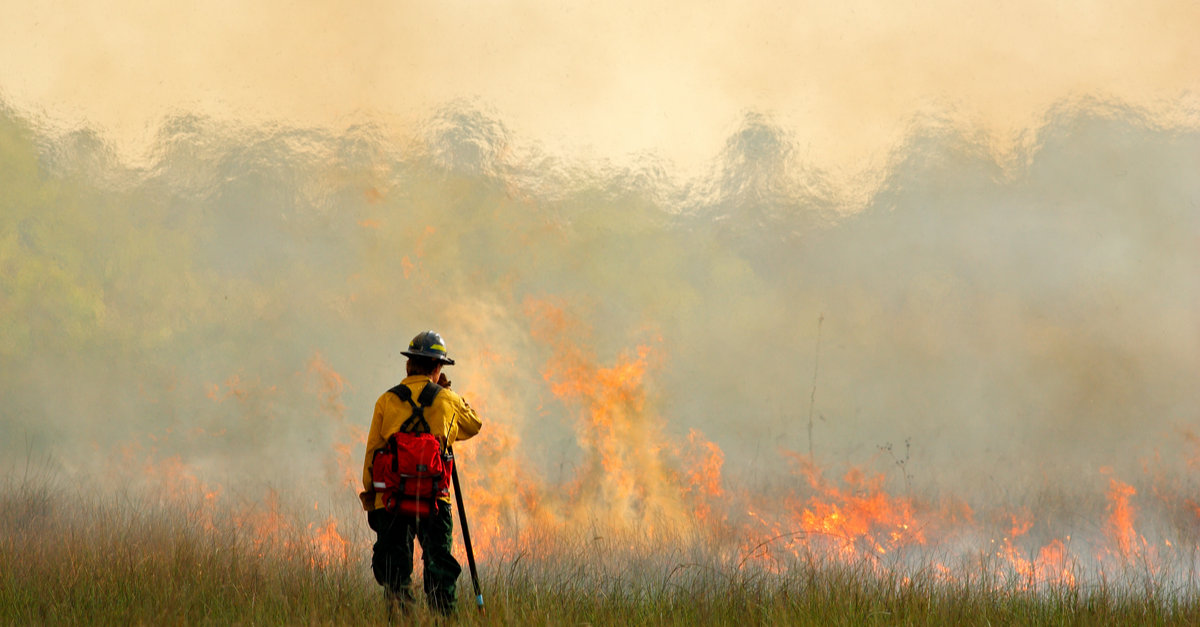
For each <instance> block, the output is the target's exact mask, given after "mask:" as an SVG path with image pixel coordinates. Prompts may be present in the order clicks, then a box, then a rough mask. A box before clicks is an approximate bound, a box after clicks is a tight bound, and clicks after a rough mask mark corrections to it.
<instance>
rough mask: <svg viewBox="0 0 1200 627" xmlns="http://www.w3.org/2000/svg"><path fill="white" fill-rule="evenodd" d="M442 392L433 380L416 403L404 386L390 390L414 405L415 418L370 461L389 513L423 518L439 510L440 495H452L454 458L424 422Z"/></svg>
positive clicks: (413, 414) (413, 415)
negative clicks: (451, 480) (444, 449)
mask: <svg viewBox="0 0 1200 627" xmlns="http://www.w3.org/2000/svg"><path fill="white" fill-rule="evenodd" d="M441 391H442V388H441V386H439V385H437V384H436V383H433V382H432V381H430V382H429V383H426V384H425V388H424V389H422V390H421V394H420V396H418V397H417V400H416V402H413V398H412V390H410V389H409V388H408V386H407V385H404V384H403V383H401V384H400V385H397V386H396V387H394V388H392V389H390V390H388V392H391V393H392V394H395V395H396V396H397V397H399V398H400V400H402V401H405V402H407V403H408V404H409V405H411V406H412V416H411V417H409V419H408V420H405V421H404V424H402V425H400V430H399V431H397V432H396V433H393V434H392V435H391V436H390V437H388V439H387V442H386V443H385V444H384V445H383V446H382V447H381V448H378V449H376V450H375V457H374V459H373V460H372V462H371V481H372V482H373V484H374V486H375V491H376V492H378V493H379V494H382V495H383V506H384V508H385V509H387V511H389V512H393V513H397V514H404V515H407V516H416V517H418V518H424V517H425V516H428V515H429V514H431V513H433V512H436V511H437V508H438V500H437V499H438V497H439V496H449V495H450V473H451V472H452V471H453V469H454V456H453V453H450V452H449V451H448V450H447V451H443V450H442V445H441V443H439V442H438V441H437V438H435V437H434V436H433V435H432V434H430V433H429V423H428V422H426V420H425V409H426V408H427V407H429V406H430V405H432V404H433V399H435V398H437V395H438V393H439V392H441Z"/></svg>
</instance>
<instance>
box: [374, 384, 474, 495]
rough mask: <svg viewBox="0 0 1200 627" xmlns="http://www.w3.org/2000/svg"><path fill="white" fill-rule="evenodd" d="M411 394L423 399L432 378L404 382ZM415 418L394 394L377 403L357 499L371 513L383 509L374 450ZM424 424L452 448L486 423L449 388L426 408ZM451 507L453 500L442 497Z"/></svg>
mask: <svg viewBox="0 0 1200 627" xmlns="http://www.w3.org/2000/svg"><path fill="white" fill-rule="evenodd" d="M401 383H403V384H404V385H407V386H408V388H409V389H410V390H412V397H413V401H414V402H415V401H416V400H417V397H418V396H420V395H421V390H422V389H424V388H425V384H426V383H429V377H427V376H425V375H416V376H412V377H408V378H407V379H405V380H404V381H401ZM410 416H412V406H411V405H409V404H408V403H407V402H405V401H402V400H400V399H399V398H397V397H396V395H395V394H392V393H391V392H384V393H383V395H382V396H380V397H379V400H377V401H375V416H374V417H373V418H371V430H370V432H368V433H367V456H366V460H365V461H364V462H363V488H364V490H363V491H362V492H360V493H359V495H358V498H360V499H362V504H363V509H365V510H367V511H368V512H369V511H372V510H375V509H382V508H383V495H381V494H376V493H375V488H374V484H373V483H372V480H371V462H372V460H374V458H375V449H378V448H381V447H382V446H383V445H384V443H386V442H387V439H388V438H389V437H391V435H392V434H393V433H395V432H397V431H399V430H400V425H402V424H404V421H405V420H408V418H409V417H410ZM425 420H426V421H427V422H428V423H429V432H430V433H432V434H433V435H434V436H435V437H436V438H437V439H438V441H439V442H441V443H442V445H443V446H445V445H446V443H447V442H450V443H451V444H453V443H454V442H457V441H459V440H466V439H468V438H470V437H472V436H474V435H475V434H477V433H479V428H480V427H482V426H483V423H481V422H479V417H478V416H476V415H475V410H474V409H471V406H470V405H468V404H467V402H466V401H465V400H463V398H462V397H461V396H459V395H458V394H455V393H454V392H453V391H451V390H450V389H449V388H444V389H442V391H441V392H439V393H438V395H437V398H435V399H433V405H430V406H429V407H427V408H425ZM441 498H442V500H443V501H445V502H447V503H449V502H450V497H441Z"/></svg>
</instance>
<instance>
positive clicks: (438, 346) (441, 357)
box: [400, 331, 454, 366]
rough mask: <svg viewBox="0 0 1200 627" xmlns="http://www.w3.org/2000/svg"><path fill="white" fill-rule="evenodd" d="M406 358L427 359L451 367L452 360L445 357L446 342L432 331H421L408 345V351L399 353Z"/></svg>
mask: <svg viewBox="0 0 1200 627" xmlns="http://www.w3.org/2000/svg"><path fill="white" fill-rule="evenodd" d="M400 354H401V355H406V356H408V357H427V358H430V359H433V360H435V361H440V362H442V363H444V364H446V365H447V366H453V365H454V360H453V359H450V358H449V357H448V356H446V342H445V340H443V339H442V336H440V335H438V334H437V333H436V332H434V331H422V332H421V333H418V334H417V337H414V338H413V339H412V341H411V342H409V343H408V350H406V351H400Z"/></svg>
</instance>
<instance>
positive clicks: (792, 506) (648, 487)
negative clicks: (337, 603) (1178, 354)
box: [124, 299, 1200, 589]
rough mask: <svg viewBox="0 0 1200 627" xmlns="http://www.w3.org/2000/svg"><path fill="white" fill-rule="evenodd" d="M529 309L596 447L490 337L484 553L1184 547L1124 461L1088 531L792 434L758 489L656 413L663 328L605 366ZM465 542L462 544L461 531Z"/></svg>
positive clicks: (704, 442)
mask: <svg viewBox="0 0 1200 627" xmlns="http://www.w3.org/2000/svg"><path fill="white" fill-rule="evenodd" d="M525 313H526V315H527V316H528V318H529V320H530V322H531V336H532V337H533V339H534V340H536V341H537V342H538V343H539V345H540V346H542V347H544V348H545V349H546V353H547V358H546V361H545V363H544V366H543V367H542V368H541V370H540V375H541V381H542V382H544V384H545V389H547V390H548V391H549V392H550V394H551V395H552V398H553V402H556V403H559V404H560V406H561V407H562V408H563V409H565V411H566V412H567V415H568V416H570V419H571V421H572V422H571V426H572V427H573V429H574V436H575V444H576V445H577V447H578V451H579V453H580V454H581V457H580V459H579V460H578V461H577V462H576V463H573V464H572V465H571V466H570V467H569V468H566V467H564V468H562V469H560V475H561V476H560V477H559V478H558V479H557V480H550V479H549V478H548V477H546V476H544V475H543V473H541V472H539V471H538V469H537V467H536V466H535V465H533V464H531V463H530V462H529V461H528V455H527V451H526V450H525V446H524V445H523V441H522V437H521V436H522V426H523V425H521V424H520V423H518V422H515V421H514V420H513V419H512V418H511V416H512V415H514V414H515V413H517V412H515V411H513V409H512V407H511V406H509V405H506V404H507V403H511V402H512V400H511V399H509V398H507V397H506V396H505V395H504V392H503V390H502V389H501V386H499V385H496V384H495V382H494V381H492V379H493V378H497V379H498V380H503V379H500V377H501V376H502V373H504V372H508V371H511V370H512V369H513V367H514V363H515V362H514V360H513V359H511V358H507V357H505V356H504V355H502V354H501V353H500V351H499V349H497V348H495V347H487V348H485V349H484V350H482V351H480V352H479V359H478V360H477V361H478V363H477V364H476V365H474V367H476V368H477V370H476V371H475V372H474V375H475V376H473V377H472V378H473V379H478V380H473V381H472V385H473V386H474V387H472V388H470V389H469V390H467V391H464V392H463V395H464V398H467V399H468V400H470V401H472V402H474V403H476V405H477V406H478V407H479V408H480V409H481V410H482V411H483V415H484V417H485V420H486V421H487V427H486V436H485V437H480V438H477V439H475V440H473V441H471V442H470V443H468V444H466V445H464V446H462V447H461V449H460V450H457V451H456V455H457V457H458V459H459V460H460V466H461V467H463V468H468V469H469V471H467V472H464V473H462V482H463V486H464V488H465V492H466V497H467V507H468V512H469V514H470V523H471V528H472V535H473V538H474V541H475V547H476V549H477V553H478V554H479V555H482V556H487V557H489V558H492V559H512V560H519V559H520V558H521V557H522V556H525V555H533V556H535V557H537V556H541V557H546V556H548V555H549V554H550V552H552V551H554V550H556V549H555V547H561V546H573V545H571V544H569V542H571V541H573V540H572V539H573V538H574V539H576V540H577V539H578V538H579V537H585V539H587V540H589V541H599V540H601V539H602V538H603V537H604V536H605V534H608V533H614V532H615V533H616V534H617V535H618V536H620V534H622V533H624V534H640V536H638V537H643V538H647V539H649V541H650V542H667V541H670V542H676V543H678V542H714V541H717V540H719V541H720V542H729V540H730V539H732V542H729V543H728V544H726V545H722V546H728V547H733V548H732V551H731V553H732V555H729V557H731V558H732V561H733V563H736V564H737V566H738V567H739V568H759V569H762V570H764V571H768V572H784V571H786V570H788V569H789V568H791V567H793V565H795V564H797V563H800V562H801V561H804V560H810V559H813V558H817V559H822V560H833V561H835V562H840V563H846V564H856V565H867V566H868V567H870V568H879V569H881V571H882V569H885V568H891V567H894V566H895V565H897V564H916V563H920V564H923V566H921V568H922V569H924V571H925V572H927V573H930V574H931V575H932V576H934V577H935V578H937V579H938V580H941V581H963V580H965V579H966V578H969V577H970V575H969V574H964V571H963V570H962V568H961V566H956V565H954V564H951V563H949V561H948V560H947V559H945V558H946V556H945V554H941V557H939V558H938V559H934V560H931V561H929V562H921V561H920V559H922V558H920V557H919V556H922V555H937V553H936V551H935V552H932V553H922V552H921V551H922V550H923V549H924V548H926V547H939V546H942V547H944V546H955V547H958V548H956V549H955V550H957V551H960V553H959V554H958V555H959V557H962V556H963V555H968V554H969V553H970V550H969V549H968V550H965V551H964V550H963V549H962V547H966V546H970V544H969V543H970V542H972V541H979V539H980V538H982V544H983V545H984V546H988V545H989V540H990V547H991V548H990V549H987V550H986V551H983V552H980V553H977V554H976V555H977V556H978V557H977V561H976V563H977V564H983V565H984V568H992V569H995V572H997V573H1007V574H1006V575H1005V576H1006V577H1008V579H1007V580H1006V581H1008V584H1009V585H1013V586H1016V587H1017V588H1021V589H1031V588H1037V587H1039V586H1046V585H1050V586H1061V587H1074V586H1076V585H1077V576H1078V574H1079V573H1080V572H1085V571H1087V569H1088V568H1092V569H1096V568H1099V569H1101V570H1103V569H1104V568H1105V565H1106V564H1113V565H1118V564H1122V563H1127V562H1128V561H1129V560H1130V559H1131V558H1135V557H1137V558H1144V559H1145V560H1148V561H1151V562H1154V561H1155V560H1157V557H1158V553H1157V552H1158V551H1169V550H1172V549H1173V548H1174V545H1173V544H1172V543H1171V541H1170V540H1167V539H1161V541H1156V543H1148V542H1147V541H1146V539H1145V538H1144V537H1143V536H1141V535H1139V532H1138V530H1137V529H1136V527H1135V523H1136V522H1137V514H1138V512H1137V511H1136V508H1135V505H1134V497H1135V496H1136V495H1137V494H1138V492H1137V490H1136V489H1135V488H1134V487H1133V486H1132V485H1130V484H1128V483H1125V482H1123V481H1121V480H1119V479H1117V478H1115V477H1109V479H1108V485H1107V494H1106V496H1107V505H1106V509H1105V512H1104V516H1102V517H1098V519H1102V520H1103V524H1102V525H1101V526H1100V527H1101V528H1100V529H1099V530H1098V532H1097V533H1096V534H1093V535H1094V536H1096V537H1086V538H1085V539H1082V540H1081V539H1080V538H1079V537H1078V536H1076V537H1075V539H1074V540H1073V539H1072V535H1065V534H1062V535H1057V534H1055V533H1053V529H1054V528H1055V527H1054V525H1053V523H1052V521H1048V520H1047V519H1045V518H1039V515H1038V513H1036V512H1034V511H1032V510H1030V509H1029V508H1028V507H1021V508H1015V509H1006V508H1005V507H1004V506H1003V505H1002V504H988V503H983V504H979V503H974V504H968V502H967V501H966V500H964V499H962V498H959V497H957V496H954V495H946V494H943V495H940V496H938V497H937V498H935V499H922V498H920V497H917V496H913V495H912V494H911V493H910V491H909V490H908V489H905V490H904V492H903V493H902V494H899V493H893V492H889V490H888V489H887V485H888V484H887V481H886V478H885V475H884V474H882V473H879V472H874V471H872V470H870V468H869V467H868V466H854V467H848V468H846V469H845V470H844V471H842V472H838V473H835V472H833V471H832V470H831V469H830V468H829V467H827V466H823V465H821V464H819V463H818V462H817V460H816V459H813V458H811V457H808V456H805V455H802V454H799V453H795V452H791V451H786V450H783V451H780V455H781V456H782V457H783V458H784V459H785V460H787V461H788V462H790V464H789V466H790V468H791V471H792V472H791V474H790V477H789V478H788V479H787V482H786V483H784V484H782V485H777V486H775V487H773V488H771V489H767V490H760V491H755V490H753V489H751V488H750V487H746V486H741V487H734V486H732V485H730V484H729V482H727V481H726V478H725V476H724V472H725V464H726V456H725V452H724V451H723V450H722V449H721V447H720V446H719V445H718V444H717V443H716V442H714V441H711V440H709V439H708V438H707V437H706V436H705V435H704V434H703V433H702V432H700V431H699V430H696V429H691V430H689V431H688V432H687V434H686V436H684V437H682V438H673V437H672V436H671V434H669V433H668V432H667V431H666V429H665V428H664V426H663V423H662V420H661V419H660V418H659V416H658V415H657V413H656V411H655V403H654V398H653V395H652V394H651V393H650V390H651V389H652V387H651V386H649V385H648V383H649V381H650V380H651V379H652V375H653V372H654V369H655V367H656V365H657V363H658V359H659V357H658V355H659V354H660V353H661V351H662V348H661V346H659V345H658V344H657V343H656V342H657V341H656V340H653V339H651V340H649V341H647V342H646V343H643V344H640V345H636V346H633V347H630V348H629V349H628V350H626V351H623V352H620V353H618V354H617V355H616V356H615V357H614V358H612V360H611V362H609V363H607V364H606V363H602V361H601V360H600V359H599V358H598V357H597V356H596V354H595V353H594V351H592V350H591V349H590V348H589V347H588V345H587V343H586V339H587V337H588V330H587V328H586V327H585V326H584V325H583V324H582V323H580V322H579V321H578V320H576V319H574V318H573V317H572V316H571V315H570V314H569V313H568V312H567V310H566V309H565V308H564V307H563V306H562V305H561V304H558V303H555V302H551V301H544V300H534V299H530V300H527V301H526V303H525ZM307 365H308V379H307V381H308V382H309V383H310V391H311V392H312V393H313V397H314V398H315V403H314V405H315V407H316V408H317V409H318V411H319V415H320V416H323V417H324V418H325V419H327V421H328V422H327V423H326V424H328V425H329V426H330V428H331V432H332V440H333V441H332V443H331V445H330V448H329V451H330V455H329V460H328V463H329V467H330V470H329V473H328V479H329V482H330V483H329V485H331V486H338V487H342V488H348V489H349V490H350V491H355V490H357V484H358V481H359V473H360V461H361V456H362V453H363V451H362V446H363V442H364V441H365V431H364V429H363V428H362V426H360V425H359V424H357V421H355V422H352V421H349V420H347V418H346V406H345V403H344V402H343V400H342V395H343V393H344V391H345V390H346V389H347V387H348V385H347V382H346V380H345V379H344V378H343V377H342V376H341V375H340V374H338V373H337V372H336V371H335V370H334V369H333V368H332V367H331V365H330V364H329V363H328V362H327V361H326V360H325V359H324V358H323V357H322V356H321V355H320V354H319V353H315V354H314V355H313V356H312V358H311V359H310V360H309V362H308V364H307ZM260 387H261V384H260V383H259V382H258V381H257V380H255V379H247V378H245V377H243V376H241V375H234V376H231V377H230V378H229V379H228V380H227V381H225V383H224V384H223V386H217V385H213V386H211V387H210V388H209V389H208V393H209V396H210V397H211V398H213V400H215V401H218V402H221V401H224V400H226V399H236V400H237V401H241V402H247V401H248V399H254V398H257V396H260V395H261V393H262V392H261V390H259V388H260ZM273 390H274V388H271V389H270V390H267V392H268V393H270V392H273ZM193 431H195V432H196V433H200V434H203V433H204V432H203V430H202V429H194V430H193ZM164 438H165V436H164ZM152 439H154V441H155V443H156V444H157V443H159V440H158V438H152ZM1193 439H1194V437H1193ZM1188 441H1189V442H1190V441H1192V440H1191V439H1189V440H1188ZM124 454H125V456H126V460H125V462H124V463H125V465H126V466H135V467H136V466H138V465H139V464H140V467H141V469H142V472H143V475H144V477H145V478H146V481H147V482H148V483H149V484H151V485H153V486H156V490H157V492H156V493H157V494H159V497H160V499H161V500H162V501H163V502H164V503H168V504H170V505H172V506H173V507H176V508H182V509H186V510H187V511H189V512H191V513H190V516H192V517H193V518H194V519H195V520H197V521H198V522H199V524H200V525H202V526H203V527H204V528H205V529H213V528H215V527H217V526H219V525H220V524H222V523H221V521H220V516H221V512H225V513H226V515H227V516H228V520H227V523H229V524H232V526H233V529H235V535H236V536H237V537H239V538H242V539H244V540H245V541H246V542H248V543H249V545H250V546H252V547H253V548H254V550H255V551H257V552H259V553H260V554H267V553H270V552H273V551H282V552H284V553H288V554H294V553H295V552H297V551H302V552H303V553H302V554H303V555H305V556H307V557H306V558H305V559H307V560H308V563H310V564H311V565H312V566H313V567H326V566H328V565H330V564H333V563H336V562H340V561H345V560H348V559H357V558H360V557H361V554H366V553H368V551H369V550H368V548H367V545H366V544H363V545H361V546H356V545H355V543H356V542H358V541H357V540H351V539H348V538H347V535H344V534H346V533H347V532H346V530H347V529H352V528H353V527H352V523H353V524H361V523H362V521H361V520H360V519H356V520H350V519H347V518H345V517H344V516H343V517H342V518H339V517H338V516H336V515H326V516H323V517H321V518H317V517H316V514H315V512H318V511H320V510H321V505H320V503H319V502H314V503H313V506H312V509H311V510H310V511H308V512H307V513H308V514H310V515H312V516H313V517H312V518H310V519H307V520H311V522H307V524H305V523H302V522H299V521H300V520H301V518H299V517H297V516H296V515H295V514H289V513H288V512H287V511H286V509H285V508H284V506H283V504H282V502H281V498H280V496H279V494H278V493H276V492H274V491H268V492H267V493H266V495H265V496H264V497H263V498H261V499H258V500H254V501H250V502H245V501H243V502H230V500H229V497H228V492H227V491H226V490H225V489H224V488H223V487H222V486H220V485H217V486H209V485H207V484H205V483H204V482H203V481H201V480H200V479H198V477H199V476H200V473H199V472H198V471H197V470H196V469H194V468H192V467H190V466H188V465H187V464H186V463H184V462H183V460H182V459H181V458H180V457H179V456H168V457H165V458H161V459H160V458H158V457H156V455H155V452H154V451H153V450H152V451H150V452H149V453H146V452H145V451H141V450H140V449H138V448H137V447H128V448H127V449H125V450H124ZM131 462H133V463H131ZM1189 464H1190V467H1194V466H1195V464H1194V463H1192V462H1191V461H1189ZM1105 473H1106V474H1110V475H1111V474H1112V471H1111V470H1108V469H1105ZM1156 493H1157V492H1156ZM355 500H356V499H355ZM1187 502H1188V503H1194V501H1187ZM973 505H974V507H973ZM1097 507H1099V506H1097ZM1187 507H1189V508H1190V507H1196V506H1194V505H1188V506H1187ZM305 509H307V508H305ZM977 510H978V511H977ZM335 511H337V510H336V508H335ZM1197 511H1200V508H1197ZM230 512H232V513H230ZM352 515H354V516H359V515H360V514H359V513H358V512H355V513H354V514H352ZM348 535H349V537H350V538H355V537H356V536H355V535H354V534H353V533H349V534H348ZM560 541H563V542H566V543H567V544H563V543H562V542H560ZM622 548H629V549H632V548H633V546H632V543H631V546H630V547H622ZM1089 549H1090V551H1089ZM457 550H458V551H459V553H460V556H461V547H459V549H457ZM722 550H725V549H722ZM727 555H728V554H727ZM356 556H357V557H356ZM1081 556H1087V557H1086V558H1085V557H1081ZM1089 559H1090V560H1092V561H1086V560H1089ZM1085 562H1086V563H1085ZM514 563H515V561H514ZM418 568H419V566H418ZM1093 572H1094V571H1093Z"/></svg>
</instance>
